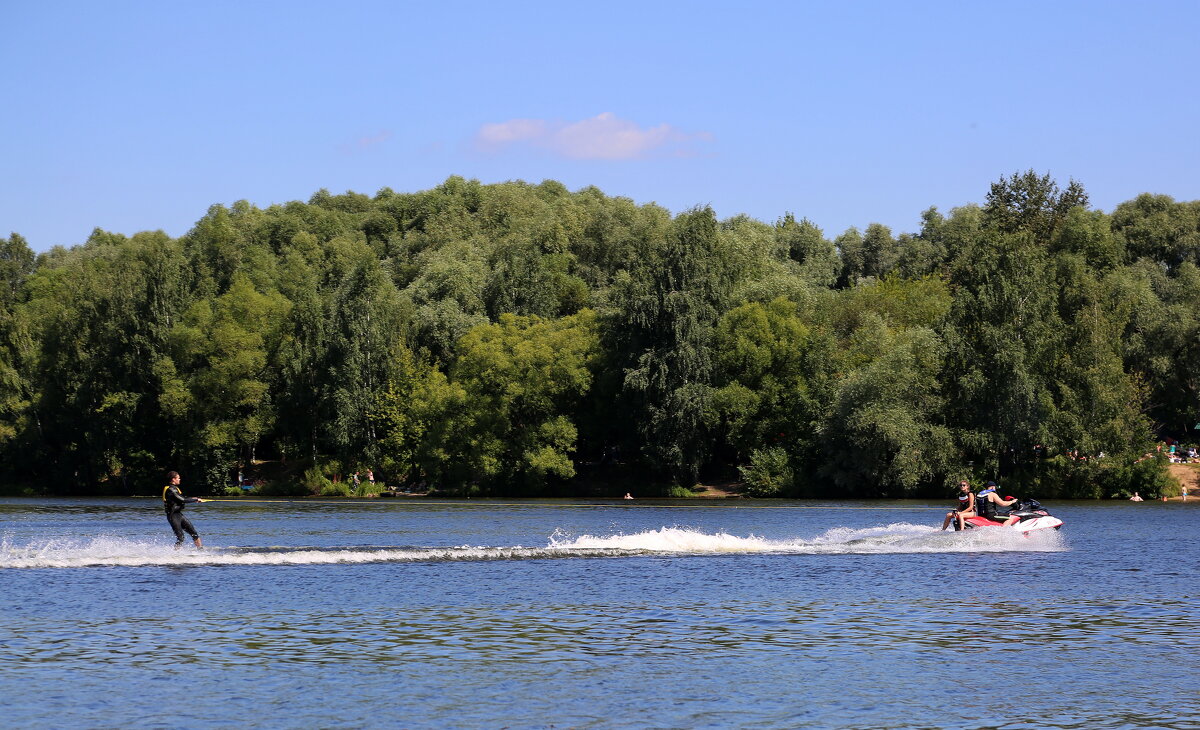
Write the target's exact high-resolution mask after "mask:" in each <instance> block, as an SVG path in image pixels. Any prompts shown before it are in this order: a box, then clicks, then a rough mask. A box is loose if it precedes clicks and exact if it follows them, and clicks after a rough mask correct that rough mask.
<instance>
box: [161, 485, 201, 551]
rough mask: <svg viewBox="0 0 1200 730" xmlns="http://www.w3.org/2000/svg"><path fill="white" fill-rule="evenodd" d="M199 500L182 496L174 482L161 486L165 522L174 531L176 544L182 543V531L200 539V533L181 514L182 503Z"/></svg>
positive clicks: (195, 538)
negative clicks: (165, 516) (165, 513)
mask: <svg viewBox="0 0 1200 730" xmlns="http://www.w3.org/2000/svg"><path fill="white" fill-rule="evenodd" d="M199 501H200V500H199V499H198V498H197V497H185V496H183V492H180V491H179V487H177V486H175V485H174V484H168V485H167V486H165V487H163V509H165V510H166V511H167V522H170V523H171V529H172V530H173V531H174V532H175V544H176V545H180V544H182V543H183V533H184V532H186V533H187V534H189V535H191V536H192V539H193V540H199V539H200V533H198V532H196V528H195V527H193V526H192V523H191V522H190V521H189V520H188V518H186V517H184V516H183V507H184V505H188V504H192V503H194V502H199Z"/></svg>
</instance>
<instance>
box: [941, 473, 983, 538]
mask: <svg viewBox="0 0 1200 730" xmlns="http://www.w3.org/2000/svg"><path fill="white" fill-rule="evenodd" d="M958 490H959V491H958V507H957V508H956V509H953V510H950V511H949V512H947V513H946V519H944V520H942V529H943V530H945V529H946V528H947V527H949V526H950V520H958V524H957V525H956V526H955V528H954V529H956V530H964V529H966V527H967V518H968V517H974V516H975V493H974V492H972V491H971V484H970V482H968V481H967V480H965V479H964V480H963V481H961V482H959V483H958Z"/></svg>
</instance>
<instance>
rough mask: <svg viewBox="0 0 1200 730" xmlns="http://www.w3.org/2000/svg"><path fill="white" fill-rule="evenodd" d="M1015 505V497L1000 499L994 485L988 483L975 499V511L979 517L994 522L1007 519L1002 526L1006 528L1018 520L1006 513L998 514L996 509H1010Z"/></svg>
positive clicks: (993, 483)
mask: <svg viewBox="0 0 1200 730" xmlns="http://www.w3.org/2000/svg"><path fill="white" fill-rule="evenodd" d="M1016 503H1017V499H1016V498H1015V497H1012V498H1009V499H1001V497H1000V495H999V494H997V493H996V483H995V482H988V483H987V486H986V487H985V488H984V490H983V491H982V492H980V493H979V496H977V497H976V498H975V510H976V512H977V513H978V514H979V516H980V517H986V518H987V519H989V520H992V521H994V522H1000V518H1001V517H1005V518H1007V519H1005V520H1004V524H1005V525H1006V526H1007V525H1011V524H1013V523H1014V522H1016V521H1017V520H1019V519H1020V518H1019V517H1015V516H1010V515H1009V514H1008V513H1004V514H999V513H998V512H997V510H996V508H997V507H1011V506H1013V505H1014V504H1016Z"/></svg>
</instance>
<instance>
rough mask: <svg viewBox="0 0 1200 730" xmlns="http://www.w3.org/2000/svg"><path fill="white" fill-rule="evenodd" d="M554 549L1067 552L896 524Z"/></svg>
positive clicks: (1058, 542) (1038, 539)
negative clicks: (800, 535)
mask: <svg viewBox="0 0 1200 730" xmlns="http://www.w3.org/2000/svg"><path fill="white" fill-rule="evenodd" d="M550 544H551V545H552V546H553V547H557V548H560V549H590V550H599V549H608V550H619V551H639V552H643V553H691V554H705V553H801V554H879V553H952V552H1011V551H1021V552H1029V551H1038V552H1058V551H1062V550H1066V549H1067V548H1066V543H1065V542H1064V541H1063V540H1062V537H1061V535H1059V534H1058V533H1056V532H1053V531H1051V530H1040V531H1036V532H1033V533H1030V535H1029V536H1028V537H1025V536H1024V535H1023V534H1022V533H1020V532H1018V531H1016V530H1002V529H1000V528H996V529H981V530H971V531H967V532H962V533H956V532H941V531H940V530H938V529H937V528H933V527H929V526H928V525H913V524H908V523H903V522H897V523H893V524H890V525H887V526H885V527H868V528H862V529H853V528H849V527H835V528H833V529H831V530H828V531H826V532H824V533H822V534H820V535H818V536H817V537H814V538H811V539H808V540H802V539H797V538H791V539H784V540H768V539H766V538H762V537H755V536H753V535H751V536H749V537H738V536H736V535H729V534H726V533H716V534H709V533H704V532H697V531H695V530H690V529H686V528H680V527H663V528H661V529H659V530H651V531H648V532H640V533H637V534H633V535H611V536H607V537H595V536H592V535H583V536H580V537H577V538H574V539H567V538H566V537H565V536H563V535H561V534H558V533H556V534H555V535H554V536H552V537H551V540H550Z"/></svg>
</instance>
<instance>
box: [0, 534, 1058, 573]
mask: <svg viewBox="0 0 1200 730" xmlns="http://www.w3.org/2000/svg"><path fill="white" fill-rule="evenodd" d="M1066 549H1067V548H1066V543H1065V542H1064V541H1063V539H1062V537H1061V536H1060V535H1059V534H1057V533H1055V532H1052V531H1050V530H1042V531H1039V532H1034V533H1032V534H1031V535H1030V536H1029V537H1024V536H1023V535H1022V534H1021V533H1019V532H1016V531H1015V530H1002V529H999V528H996V529H987V530H973V531H970V532H966V533H953V532H939V531H938V530H936V529H934V528H931V527H928V526H926V525H913V524H906V523H894V524H891V525H887V526H885V527H870V528H865V529H851V528H846V527H838V528H834V529H831V530H829V531H827V532H825V533H822V534H821V535H818V536H816V537H814V538H811V539H808V540H803V539H797V538H791V539H782V540H779V539H775V540H768V539H766V538H762V537H756V536H754V535H749V536H746V537H739V536H737V535H730V534H727V533H724V532H718V533H707V532H702V531H698V530H693V529H689V528H685V527H663V528H660V529H658V530H648V531H645V532H638V533H633V534H628V535H626V534H617V535H607V536H593V535H580V536H574V537H572V536H570V535H567V534H565V533H563V532H561V531H556V532H555V533H554V534H553V535H551V537H550V539H549V543H548V544H547V545H546V546H544V547H523V546H520V545H515V546H509V547H488V546H470V545H462V546H457V547H420V546H399V545H391V546H389V545H367V546H336V547H328V546H266V547H228V548H219V547H218V548H210V549H207V550H193V549H191V548H185V549H183V550H178V551H176V550H174V549H172V547H171V546H170V545H168V544H164V543H161V542H140V541H136V540H128V539H124V538H119V537H97V538H92V539H90V540H45V541H41V542H34V543H30V544H28V545H13V544H11V543H10V542H9V541H8V540H4V541H3V542H0V569H4V568H86V567H97V566H110V567H143V566H186V565H321V564H339V563H341V564H345V563H379V562H444V561H462V560H470V561H478V560H538V559H549V558H602V557H626V556H632V555H713V554H739V553H740V554H750V553H777V554H813V555H841V554H844V555H854V554H886V553H895V554H903V553H947V552H1010V551H1026V552H1027V551H1040V552H1056V551H1062V550H1066Z"/></svg>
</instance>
